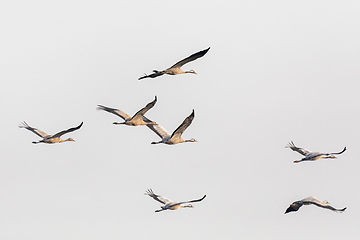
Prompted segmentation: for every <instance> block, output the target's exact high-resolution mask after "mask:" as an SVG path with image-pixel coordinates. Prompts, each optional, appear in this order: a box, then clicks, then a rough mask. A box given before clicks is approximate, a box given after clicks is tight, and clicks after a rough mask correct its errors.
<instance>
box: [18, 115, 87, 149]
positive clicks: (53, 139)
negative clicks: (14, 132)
mask: <svg viewBox="0 0 360 240" xmlns="http://www.w3.org/2000/svg"><path fill="white" fill-rule="evenodd" d="M82 125H83V122H81V123H80V125H79V126H77V127H73V128H69V129H68V130H64V131H61V132H58V133H56V134H54V135H50V134H48V133H46V132H44V131H41V130H39V129H37V128H33V127H30V126H29V125H28V124H27V123H26V122H25V121H24V122H22V125H20V126H19V128H26V129H27V130H29V131H32V132H33V133H35V134H36V135H38V136H39V137H42V138H43V139H42V140H40V141H37V142H36V141H33V142H32V143H34V144H36V143H58V142H66V141H72V142H75V140H74V139H72V138H68V139H65V140H63V139H61V138H60V137H61V136H62V135H64V134H66V133H69V132H73V131H75V130H78V129H80V128H81V126H82Z"/></svg>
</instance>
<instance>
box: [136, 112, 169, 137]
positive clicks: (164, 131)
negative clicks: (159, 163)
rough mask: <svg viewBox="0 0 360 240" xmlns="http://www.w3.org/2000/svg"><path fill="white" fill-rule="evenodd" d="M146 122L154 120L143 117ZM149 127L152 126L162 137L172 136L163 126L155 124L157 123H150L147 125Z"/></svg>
mask: <svg viewBox="0 0 360 240" xmlns="http://www.w3.org/2000/svg"><path fill="white" fill-rule="evenodd" d="M143 120H144V122H152V121H151V120H150V119H148V118H147V117H145V116H144V117H143ZM146 126H147V127H148V128H150V129H151V130H152V131H153V132H154V133H156V134H157V135H158V136H159V137H160V138H161V139H164V138H170V137H171V134H170V133H169V132H168V131H166V130H165V129H164V128H163V127H162V126H160V125H159V124H158V125H155V124H149V125H146Z"/></svg>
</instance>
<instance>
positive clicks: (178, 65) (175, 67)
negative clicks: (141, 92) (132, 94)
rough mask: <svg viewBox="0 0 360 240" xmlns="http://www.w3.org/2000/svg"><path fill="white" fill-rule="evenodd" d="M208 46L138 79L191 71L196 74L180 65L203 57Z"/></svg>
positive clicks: (192, 71) (191, 71)
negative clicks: (161, 69)
mask: <svg viewBox="0 0 360 240" xmlns="http://www.w3.org/2000/svg"><path fill="white" fill-rule="evenodd" d="M209 49H210V47H209V48H207V49H205V50H202V51H200V52H197V53H194V54H192V55H191V56H189V57H187V58H185V59H183V60H181V61H179V62H177V63H175V64H174V65H172V66H171V67H169V68H167V69H165V70H163V71H158V70H153V72H154V73H152V74H150V75H146V74H145V76H143V77H140V78H139V79H138V80H141V79H144V78H156V77H159V76H161V75H164V74H169V75H177V74H181V73H193V74H197V73H196V72H195V71H194V70H189V71H184V70H182V69H181V67H182V66H183V65H184V64H186V63H188V62H191V61H194V60H196V59H198V58H200V57H203V56H204V55H205V54H206V53H207V52H208V51H209Z"/></svg>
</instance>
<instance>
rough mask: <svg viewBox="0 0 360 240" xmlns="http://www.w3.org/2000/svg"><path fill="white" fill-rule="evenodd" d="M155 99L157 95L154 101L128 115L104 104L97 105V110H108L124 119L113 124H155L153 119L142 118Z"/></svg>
mask: <svg viewBox="0 0 360 240" xmlns="http://www.w3.org/2000/svg"><path fill="white" fill-rule="evenodd" d="M156 101H157V97H156V96H155V99H154V101H152V102H150V103H148V104H146V106H145V107H143V108H142V109H140V110H139V111H138V112H137V113H135V115H134V116H132V117H131V116H130V115H129V114H127V113H125V112H123V111H121V110H118V109H114V108H108V107H105V106H102V105H98V108H97V109H98V110H104V111H107V112H110V113H113V114H115V115H118V116H119V117H121V118H122V119H124V120H125V122H121V123H119V122H113V124H125V125H128V126H138V125H157V123H156V122H153V121H144V120H143V119H144V118H145V117H144V114H145V113H146V112H147V111H149V110H150V109H151V108H152V107H153V106H154V105H155V103H156Z"/></svg>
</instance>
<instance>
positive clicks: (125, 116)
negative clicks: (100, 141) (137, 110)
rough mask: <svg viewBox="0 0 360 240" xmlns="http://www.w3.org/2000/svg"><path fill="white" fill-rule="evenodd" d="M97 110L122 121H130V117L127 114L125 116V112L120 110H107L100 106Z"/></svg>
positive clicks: (107, 108)
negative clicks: (110, 114)
mask: <svg viewBox="0 0 360 240" xmlns="http://www.w3.org/2000/svg"><path fill="white" fill-rule="evenodd" d="M97 110H104V111H107V112H109V113H112V114H115V115H117V116H119V117H121V118H122V119H124V120H129V119H131V116H130V115H129V114H127V113H126V112H124V111H122V110H120V109H115V108H109V107H105V106H102V105H98V107H97Z"/></svg>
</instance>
